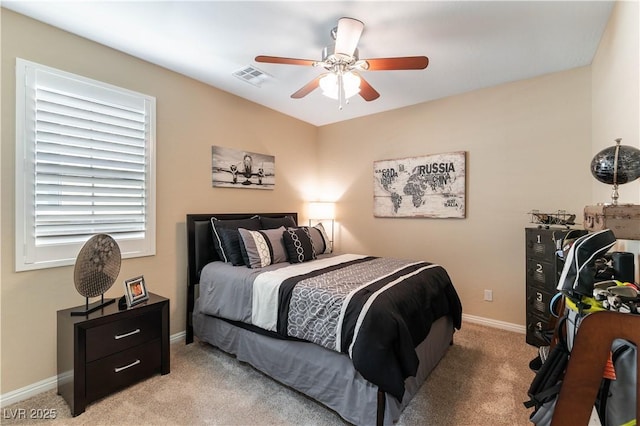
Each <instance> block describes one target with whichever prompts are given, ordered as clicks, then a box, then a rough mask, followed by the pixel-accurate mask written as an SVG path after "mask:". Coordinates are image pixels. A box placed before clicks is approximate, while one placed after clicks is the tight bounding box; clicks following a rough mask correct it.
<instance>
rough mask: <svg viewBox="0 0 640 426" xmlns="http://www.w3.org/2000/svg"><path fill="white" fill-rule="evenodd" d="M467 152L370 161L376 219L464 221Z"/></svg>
mask: <svg viewBox="0 0 640 426" xmlns="http://www.w3.org/2000/svg"><path fill="white" fill-rule="evenodd" d="M465 178H466V152H465V151H459V152H449V153H445V154H433V155H425V156H423V157H410V158H401V159H397V160H380V161H374V162H373V215H374V216H376V217H425V218H464V217H466V209H465V203H466V199H465V190H466V182H465V180H466V179H465Z"/></svg>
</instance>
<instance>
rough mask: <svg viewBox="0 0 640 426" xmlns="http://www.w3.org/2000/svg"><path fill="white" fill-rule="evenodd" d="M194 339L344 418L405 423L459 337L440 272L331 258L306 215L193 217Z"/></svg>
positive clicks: (408, 264)
mask: <svg viewBox="0 0 640 426" xmlns="http://www.w3.org/2000/svg"><path fill="white" fill-rule="evenodd" d="M186 222H187V249H188V279H187V310H186V322H187V328H186V339H185V340H186V343H190V342H192V341H193V339H194V336H196V337H198V338H199V340H201V341H202V342H206V343H209V344H212V345H214V346H216V347H218V348H220V349H222V350H224V351H226V352H228V353H230V354H233V355H235V356H236V357H237V358H238V359H239V360H241V361H244V362H247V363H249V364H251V365H252V366H254V367H255V368H257V369H259V370H260V371H262V372H264V373H266V374H267V375H269V376H271V377H273V378H274V379H275V380H278V381H280V382H281V383H284V384H286V385H289V386H291V387H293V388H294V389H296V390H298V391H300V392H302V393H304V394H306V395H308V396H310V397H311V398H313V399H315V400H317V401H318V402H321V403H322V404H324V405H326V406H327V407H329V408H331V409H333V410H335V411H336V412H337V413H338V414H339V415H340V416H341V417H343V418H344V419H345V420H347V421H349V422H350V423H353V424H358V425H360V424H366V425H370V424H373V423H376V424H383V423H384V424H388V425H391V424H393V423H395V422H396V421H397V420H398V418H399V416H400V413H401V412H402V410H403V408H404V407H406V405H407V404H408V403H409V402H410V401H411V399H412V397H413V396H414V395H415V394H416V393H417V392H418V389H419V388H420V385H421V384H422V383H423V382H424V380H425V379H426V378H427V376H428V375H429V374H430V372H431V371H432V369H433V368H435V366H436V365H437V364H438V362H439V360H440V359H441V358H442V357H443V356H444V355H445V354H446V352H447V348H448V347H449V346H450V345H451V344H452V343H453V334H454V328H460V319H461V305H460V300H459V299H458V296H457V294H456V292H455V289H454V287H453V285H452V284H451V281H450V279H449V276H448V275H447V272H446V271H445V270H444V269H443V268H442V267H441V266H439V265H435V264H430V263H428V262H416V261H407V260H399V259H391V258H377V257H371V256H363V255H354V254H343V255H336V254H332V253H331V252H332V245H331V241H329V240H328V237H327V235H326V232H324V229H323V228H322V226H315V227H310V226H309V227H300V226H297V225H296V224H297V214H296V213H266V214H243V213H240V214H188V215H187V221H186Z"/></svg>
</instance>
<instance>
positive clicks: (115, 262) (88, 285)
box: [72, 234, 122, 315]
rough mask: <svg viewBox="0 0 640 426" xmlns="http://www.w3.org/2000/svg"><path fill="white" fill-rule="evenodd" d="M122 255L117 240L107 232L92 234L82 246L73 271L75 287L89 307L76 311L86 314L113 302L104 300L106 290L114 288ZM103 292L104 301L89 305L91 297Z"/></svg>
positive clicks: (100, 294)
mask: <svg viewBox="0 0 640 426" xmlns="http://www.w3.org/2000/svg"><path fill="white" fill-rule="evenodd" d="M121 262H122V257H121V254H120V247H119V246H118V243H116V241H115V240H114V239H113V238H112V237H111V236H110V235H107V234H97V235H94V236H93V237H91V238H90V239H89V240H88V241H87V242H86V243H85V244H84V245H83V246H82V249H80V253H78V257H77V258H76V264H75V268H74V271H73V282H74V284H75V286H76V290H78V293H80V294H81V295H82V296H84V297H85V298H86V310H85V311H81V312H79V313H75V312H74V313H72V315H73V314H76V315H84V314H88V313H90V312H93V311H95V310H96V309H99V308H101V307H103V306H106V305H108V304H110V303H113V301H114V299H111V300H108V301H107V302H105V301H104V293H105V292H106V291H107V290H109V288H111V286H112V285H113V283H114V282H115V281H116V279H117V278H118V274H119V273H120V264H121ZM97 296H101V301H100V302H99V303H98V304H97V305H96V306H94V307H93V308H92V309H89V298H90V297H97Z"/></svg>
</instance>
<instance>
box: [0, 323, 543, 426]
mask: <svg viewBox="0 0 640 426" xmlns="http://www.w3.org/2000/svg"><path fill="white" fill-rule="evenodd" d="M536 353H537V351H536V349H535V348H534V347H532V346H529V345H527V344H526V343H525V336H524V335H523V334H518V333H513V332H509V331H504V330H499V329H494V328H489V327H485V326H481V325H477V324H472V323H467V322H465V323H463V326H462V329H461V330H460V331H458V332H456V334H455V336H454V344H453V346H451V347H450V348H449V351H448V352H447V354H446V355H445V357H444V358H443V359H442V360H441V361H440V363H439V364H438V366H437V367H436V368H435V370H434V371H433V372H432V373H431V375H430V376H429V378H428V379H427V381H426V382H425V383H424V385H423V386H422V387H421V389H420V391H419V392H418V394H417V395H416V396H415V397H414V399H413V400H412V401H411V403H410V404H409V405H408V406H407V407H406V408H405V410H404V412H403V413H402V416H401V417H400V420H399V421H398V423H397V424H398V426H418V425H420V426H453V425H456V426H458V425H462V426H466V425H469V426H472V425H473V426H478V425H510V426H511V425H523V426H525V425H530V424H531V423H529V421H528V419H529V414H530V411H531V410H528V409H526V408H524V406H523V405H522V403H523V401H525V400H526V399H527V389H528V388H529V384H530V383H531V380H532V379H533V373H532V372H531V371H530V370H529V367H528V364H529V361H530V360H531V359H532V358H533V357H535V355H536ZM17 409H24V410H25V411H24V412H25V413H26V417H27V418H26V419H16V418H13V419H12V418H11V415H10V413H15V412H16V411H15V410H17ZM32 409H49V410H55V414H56V418H55V419H53V420H38V419H29V418H28V417H29V414H30V413H31V410H32ZM8 410H13V411H8ZM3 414H4V415H3V419H2V424H3V425H4V424H7V425H10V424H15V425H27V424H50V425H292V426H293V425H296V426H297V425H309V426H324V425H327V426H329V425H346V424H347V423H346V422H345V421H344V420H342V419H341V418H340V417H339V416H338V415H337V414H336V413H335V412H333V411H331V410H329V409H327V408H325V407H324V406H322V405H320V404H318V403H317V402H315V401H314V400H312V399H310V398H307V397H306V396H304V395H302V394H300V393H298V392H297V391H295V390H292V389H290V388H288V387H286V386H283V385H281V384H279V383H278V382H276V381H274V380H272V379H270V378H269V377H267V376H265V375H264V374H262V373H260V372H259V371H257V370H255V369H254V368H252V367H251V366H249V365H248V364H244V363H241V362H239V361H237V360H236V359H235V358H234V357H232V356H230V355H228V354H225V353H223V352H221V351H219V350H218V349H216V348H214V347H212V346H209V345H207V344H203V343H198V342H196V343H194V344H191V345H184V344H182V343H176V344H173V345H171V373H170V374H168V375H166V376H160V375H158V376H155V377H152V378H149V379H147V380H144V381H142V382H139V383H137V384H135V385H133V386H131V387H129V388H127V389H125V390H123V391H121V392H118V393H116V394H114V395H110V396H108V397H105V398H103V399H101V400H98V401H96V402H94V403H92V404H89V406H88V407H87V409H86V411H85V412H84V413H83V414H81V415H79V416H77V417H71V413H70V411H69V408H68V406H67V405H66V403H65V401H64V400H63V399H62V397H60V396H58V395H57V394H56V391H55V390H51V391H47V392H44V393H42V394H39V395H36V396H34V397H32V398H29V399H27V400H25V401H21V402H18V403H16V404H13V405H11V406H8V407H5V408H4V409H3Z"/></svg>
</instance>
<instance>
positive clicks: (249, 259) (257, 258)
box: [238, 226, 287, 268]
mask: <svg viewBox="0 0 640 426" xmlns="http://www.w3.org/2000/svg"><path fill="white" fill-rule="evenodd" d="M238 232H239V233H240V239H241V240H242V243H243V244H241V245H240V249H241V250H242V256H243V258H244V262H245V263H246V265H247V266H248V267H249V268H264V267H265V266H268V265H271V264H274V263H280V262H286V261H287V252H286V249H285V246H284V241H283V239H282V233H283V232H284V227H283V226H281V227H280V228H276V229H264V230H261V231H251V230H248V229H243V228H238Z"/></svg>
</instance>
